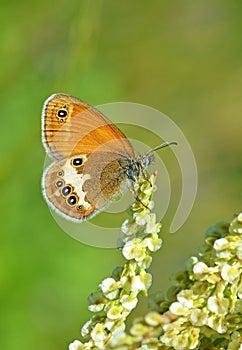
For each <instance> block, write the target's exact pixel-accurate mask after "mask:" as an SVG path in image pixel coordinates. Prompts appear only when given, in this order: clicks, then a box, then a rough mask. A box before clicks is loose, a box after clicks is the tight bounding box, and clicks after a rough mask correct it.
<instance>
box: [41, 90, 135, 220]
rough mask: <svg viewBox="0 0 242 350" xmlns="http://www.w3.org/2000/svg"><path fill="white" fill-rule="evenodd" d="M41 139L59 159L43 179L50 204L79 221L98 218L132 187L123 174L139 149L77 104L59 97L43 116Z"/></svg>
mask: <svg viewBox="0 0 242 350" xmlns="http://www.w3.org/2000/svg"><path fill="white" fill-rule="evenodd" d="M42 138H43V143H44V146H45V148H46V151H47V153H48V154H49V155H50V156H51V157H53V158H55V159H56V161H55V163H53V164H52V165H51V166H50V167H48V168H47V169H46V170H45V172H44V175H43V180H42V186H43V193H44V197H45V198H46V200H47V203H49V204H50V206H51V207H52V208H53V209H54V210H56V211H57V212H58V213H59V214H61V215H63V216H65V217H66V218H67V219H71V220H74V221H84V220H86V219H87V218H90V217H92V216H94V215H95V214H96V213H97V212H98V211H100V210H101V209H103V208H104V207H105V206H107V204H108V203H109V202H110V200H111V199H112V198H114V197H115V196H116V195H117V194H119V193H120V192H121V191H122V190H123V187H125V185H126V183H127V178H126V176H125V172H124V168H125V166H126V165H127V162H128V161H129V159H130V158H133V157H134V149H133V147H132V145H131V143H130V142H129V140H128V139H127V138H126V137H125V135H124V134H123V133H122V132H121V131H120V130H119V129H118V128H117V127H116V126H115V125H114V124H112V123H111V121H109V120H108V119H107V118H106V117H105V116H104V115H103V114H102V113H100V112H99V111H98V110H96V109H95V108H93V107H91V106H90V105H88V104H86V103H85V102H83V101H81V100H79V99H78V98H75V97H72V96H69V95H65V94H55V95H52V96H50V97H49V98H48V99H47V100H46V102H45V104H44V108H43V112H42Z"/></svg>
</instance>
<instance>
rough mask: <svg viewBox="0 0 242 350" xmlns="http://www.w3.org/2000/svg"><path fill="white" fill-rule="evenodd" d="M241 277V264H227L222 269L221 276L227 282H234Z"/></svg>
mask: <svg viewBox="0 0 242 350" xmlns="http://www.w3.org/2000/svg"><path fill="white" fill-rule="evenodd" d="M239 275H240V264H239V263H237V264H234V265H229V264H225V265H224V266H223V267H222V271H221V276H222V278H223V279H224V280H225V281H227V282H230V283H231V282H233V281H234V280H235V279H236V278H237V277H239Z"/></svg>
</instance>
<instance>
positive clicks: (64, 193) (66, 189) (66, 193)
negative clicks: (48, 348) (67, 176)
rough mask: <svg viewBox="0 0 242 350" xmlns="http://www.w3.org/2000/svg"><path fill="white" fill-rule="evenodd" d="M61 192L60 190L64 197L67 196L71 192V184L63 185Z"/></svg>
mask: <svg viewBox="0 0 242 350" xmlns="http://www.w3.org/2000/svg"><path fill="white" fill-rule="evenodd" d="M61 192H62V194H63V196H64V197H66V196H68V194H70V193H71V186H68V185H67V186H65V187H63V188H62V190H61Z"/></svg>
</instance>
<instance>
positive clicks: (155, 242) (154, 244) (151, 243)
mask: <svg viewBox="0 0 242 350" xmlns="http://www.w3.org/2000/svg"><path fill="white" fill-rule="evenodd" d="M146 243H147V247H148V248H149V250H150V251H151V252H156V251H157V250H159V249H160V247H161V245H162V239H160V238H159V237H158V234H157V233H155V234H152V236H151V237H148V238H146Z"/></svg>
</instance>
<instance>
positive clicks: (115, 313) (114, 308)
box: [106, 304, 123, 320]
mask: <svg viewBox="0 0 242 350" xmlns="http://www.w3.org/2000/svg"><path fill="white" fill-rule="evenodd" d="M106 311H107V317H108V318H109V319H110V320H116V319H118V318H121V317H122V312H123V307H122V305H115V304H114V305H112V304H111V305H110V306H109V307H108V308H107V309H106Z"/></svg>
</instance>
